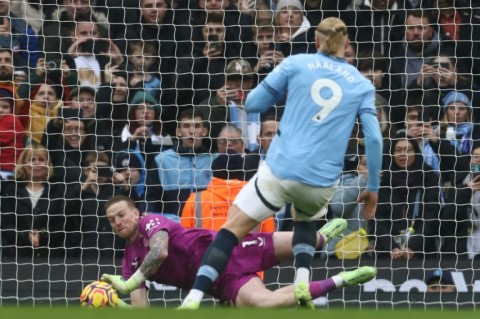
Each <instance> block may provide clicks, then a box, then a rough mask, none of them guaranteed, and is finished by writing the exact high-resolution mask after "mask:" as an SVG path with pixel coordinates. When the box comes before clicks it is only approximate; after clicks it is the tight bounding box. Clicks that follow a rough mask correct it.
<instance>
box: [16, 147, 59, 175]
mask: <svg viewBox="0 0 480 319" xmlns="http://www.w3.org/2000/svg"><path fill="white" fill-rule="evenodd" d="M37 154H42V155H45V157H46V158H47V163H48V164H47V165H48V174H47V178H46V179H45V180H48V179H49V178H50V177H52V176H53V165H52V162H51V161H50V157H49V154H48V150H47V149H46V148H45V146H43V145H42V144H39V143H35V142H32V144H31V145H30V146H29V147H27V148H25V149H24V150H23V151H22V154H20V157H19V158H18V162H17V165H16V166H15V179H16V180H17V181H25V180H29V179H30V176H27V172H26V170H25V163H27V161H28V160H29V159H30V158H32V156H34V155H37Z"/></svg>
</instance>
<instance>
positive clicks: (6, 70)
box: [0, 47, 28, 126]
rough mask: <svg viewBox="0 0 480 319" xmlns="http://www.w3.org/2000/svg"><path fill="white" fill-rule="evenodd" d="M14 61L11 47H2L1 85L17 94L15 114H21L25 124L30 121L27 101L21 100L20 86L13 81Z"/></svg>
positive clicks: (0, 53) (0, 56) (0, 63)
mask: <svg viewBox="0 0 480 319" xmlns="http://www.w3.org/2000/svg"><path fill="white" fill-rule="evenodd" d="M13 71H14V62H13V52H12V50H11V49H4V48H1V47H0V87H1V88H7V89H11V90H12V92H14V94H15V114H16V115H20V116H19V119H20V121H22V124H23V125H24V126H25V123H27V121H28V116H27V115H23V116H22V114H25V110H26V109H27V108H26V107H25V108H24V106H25V101H23V100H21V99H20V98H19V95H18V86H17V85H16V83H15V82H13V79H14V75H13Z"/></svg>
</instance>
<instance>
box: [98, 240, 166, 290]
mask: <svg viewBox="0 0 480 319" xmlns="http://www.w3.org/2000/svg"><path fill="white" fill-rule="evenodd" d="M149 247H150V251H149V252H148V253H147V255H146V256H145V259H144V260H143V262H142V264H141V265H140V269H138V270H137V271H136V272H135V273H134V274H133V275H132V277H130V278H129V279H128V280H125V279H124V278H123V277H122V276H117V275H109V274H103V275H102V277H101V280H103V281H106V282H109V283H110V284H111V285H112V286H113V287H114V288H115V289H117V291H118V292H120V293H122V294H125V295H126V294H129V293H131V292H132V291H134V290H136V289H137V288H138V287H140V285H141V284H143V283H144V282H145V280H146V279H147V278H149V277H151V276H152V275H153V274H155V272H156V271H157V270H158V267H160V265H161V264H162V262H163V261H164V260H165V259H166V258H167V256H168V233H167V232H166V231H159V232H158V233H156V234H155V235H153V237H152V238H150V241H149Z"/></svg>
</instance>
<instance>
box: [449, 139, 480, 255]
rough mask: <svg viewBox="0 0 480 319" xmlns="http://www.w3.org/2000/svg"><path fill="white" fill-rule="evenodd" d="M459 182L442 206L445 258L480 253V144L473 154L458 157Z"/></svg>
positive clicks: (474, 146)
mask: <svg viewBox="0 0 480 319" xmlns="http://www.w3.org/2000/svg"><path fill="white" fill-rule="evenodd" d="M457 161H458V162H459V163H460V165H461V168H458V169H457V173H456V175H457V183H456V184H455V187H452V188H451V189H450V191H449V192H448V196H447V198H446V202H445V205H444V207H443V208H442V210H441V215H440V216H441V224H440V230H441V238H443V239H444V240H443V243H442V246H441V251H442V258H452V259H455V260H458V259H467V258H468V259H472V258H476V259H477V258H478V256H479V254H480V144H478V143H475V144H474V145H473V149H472V152H471V156H460V157H457Z"/></svg>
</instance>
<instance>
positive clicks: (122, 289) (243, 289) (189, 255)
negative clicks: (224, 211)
mask: <svg viewBox="0 0 480 319" xmlns="http://www.w3.org/2000/svg"><path fill="white" fill-rule="evenodd" d="M105 209H106V215H107V218H108V220H109V222H110V225H111V226H112V229H113V231H114V232H115V234H116V235H117V236H118V237H120V238H122V239H125V240H127V241H128V245H127V247H126V249H125V255H124V258H123V263H122V276H116V275H108V274H103V275H102V278H101V280H103V281H107V282H109V283H111V284H112V286H113V287H115V289H117V291H118V292H119V293H122V294H130V298H131V301H132V306H134V307H145V306H148V299H147V291H146V287H145V280H146V279H149V280H151V281H155V282H158V283H162V284H166V285H172V286H176V287H178V288H181V289H190V288H191V287H192V285H193V282H194V280H195V275H196V272H197V270H198V268H199V266H200V262H201V259H202V256H203V254H204V253H205V250H206V249H207V247H208V246H209V245H210V243H211V242H212V241H213V239H214V238H215V235H216V232H214V231H210V230H205V229H187V228H184V227H183V226H181V225H180V224H177V223H175V222H172V221H170V220H168V219H166V218H164V217H163V216H162V215H157V214H150V215H148V216H145V217H140V214H139V211H138V210H137V209H136V207H135V203H134V202H133V201H132V200H131V199H130V198H129V197H126V196H123V195H118V196H115V197H113V198H111V199H110V200H109V201H108V202H107V204H106V206H105ZM345 227H346V222H345V220H343V219H335V220H333V221H330V222H329V223H327V224H326V225H325V226H324V227H323V228H322V229H320V230H319V231H318V233H317V247H321V246H322V245H323V244H325V243H327V242H328V241H329V240H330V239H332V238H333V237H335V236H338V235H339V234H341V233H342V232H343V230H344V229H345ZM292 257H293V254H292V233H291V232H277V233H251V234H249V235H247V236H246V237H245V238H244V239H243V240H242V241H241V242H240V244H239V245H238V246H237V247H236V248H235V249H234V250H233V253H232V258H231V260H230V262H229V264H228V265H227V267H226V269H225V272H223V274H222V275H221V276H220V277H219V278H218V279H217V280H216V281H215V282H214V284H213V285H212V288H211V289H210V290H209V293H210V294H211V295H212V296H214V297H216V298H218V299H220V300H221V301H223V302H229V303H231V304H233V305H236V306H238V307H286V306H294V305H296V304H297V303H296V301H295V294H294V286H293V285H290V286H287V287H283V288H280V289H277V290H275V291H271V290H269V289H267V288H266V287H265V284H264V283H263V282H262V280H261V279H260V278H259V277H258V275H257V274H256V272H258V271H263V270H267V269H270V268H272V267H274V266H276V265H278V263H279V262H280V261H281V260H286V259H290V258H292ZM375 274H376V269H375V268H373V267H368V266H365V267H361V268H358V269H356V270H354V271H346V272H342V273H340V274H338V275H335V276H333V277H331V278H328V279H325V280H321V281H315V282H312V283H311V284H310V288H309V289H310V293H311V295H312V298H317V297H320V296H323V295H325V294H327V293H328V292H330V291H332V290H334V289H336V288H341V287H345V286H350V285H355V284H359V283H363V282H366V281H369V280H371V279H372V278H373V277H374V276H375Z"/></svg>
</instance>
